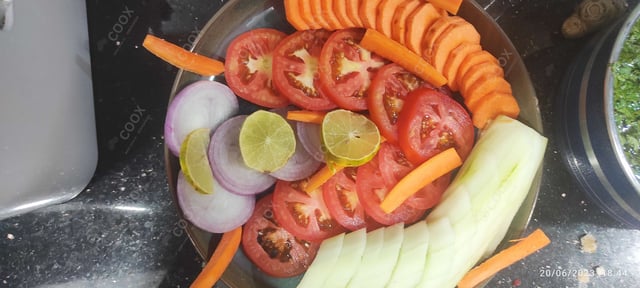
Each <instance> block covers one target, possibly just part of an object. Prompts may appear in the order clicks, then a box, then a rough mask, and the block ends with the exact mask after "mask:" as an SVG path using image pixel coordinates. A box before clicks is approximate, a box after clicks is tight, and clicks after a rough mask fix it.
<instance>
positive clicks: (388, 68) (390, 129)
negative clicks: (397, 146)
mask: <svg viewBox="0 0 640 288" xmlns="http://www.w3.org/2000/svg"><path fill="white" fill-rule="evenodd" d="M422 85H424V81H422V80H421V79H420V78H418V77H417V76H415V75H413V74H412V73H411V72H409V71H407V70H405V69H404V68H402V67H401V66H400V65H398V64H395V63H391V64H387V65H385V66H384V67H382V68H380V69H378V73H377V74H376V75H375V76H374V77H373V79H372V81H371V86H370V87H369V91H368V95H367V107H368V108H369V112H370V115H371V120H372V121H373V122H375V123H376V125H377V126H378V128H379V129H380V134H382V136H384V137H385V138H386V139H387V141H388V142H390V143H397V142H398V130H397V123H398V117H399V116H400V111H401V110H402V107H403V106H404V99H405V98H406V95H407V94H408V93H409V92H411V91H413V90H415V89H416V88H418V87H420V86H422Z"/></svg>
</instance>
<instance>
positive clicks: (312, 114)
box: [287, 110, 327, 124]
mask: <svg viewBox="0 0 640 288" xmlns="http://www.w3.org/2000/svg"><path fill="white" fill-rule="evenodd" d="M326 114H327V113H326V112H321V111H310V110H291V111H287V119H288V120H293V121H299V122H306V123H315V124H322V119H324V115H326Z"/></svg>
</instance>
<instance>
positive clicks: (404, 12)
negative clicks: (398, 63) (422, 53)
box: [391, 0, 422, 44]
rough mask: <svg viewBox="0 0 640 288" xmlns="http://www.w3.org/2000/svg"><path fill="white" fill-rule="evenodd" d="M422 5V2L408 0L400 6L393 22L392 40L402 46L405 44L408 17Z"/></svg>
mask: <svg viewBox="0 0 640 288" xmlns="http://www.w3.org/2000/svg"><path fill="white" fill-rule="evenodd" d="M420 4H422V0H407V1H404V2H402V4H400V5H399V6H398V8H397V9H396V11H395V13H394V14H393V19H392V20H391V39H393V40H396V41H398V42H400V43H402V44H404V43H405V38H404V37H405V34H406V30H407V17H409V14H411V12H413V10H414V9H416V7H418V5H420Z"/></svg>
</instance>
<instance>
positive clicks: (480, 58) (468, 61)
mask: <svg viewBox="0 0 640 288" xmlns="http://www.w3.org/2000/svg"><path fill="white" fill-rule="evenodd" d="M491 61H493V62H495V63H496V64H498V65H500V62H499V61H498V59H497V58H496V57H495V56H493V55H492V54H491V53H489V51H486V50H481V51H477V52H473V53H469V54H468V55H467V57H465V58H464V60H462V62H461V63H460V66H459V67H458V73H457V76H456V80H455V81H456V82H458V83H457V85H458V87H459V88H461V86H462V78H464V75H465V74H466V73H467V71H469V69H471V67H473V66H475V65H477V64H479V63H483V62H491Z"/></svg>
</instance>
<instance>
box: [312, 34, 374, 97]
mask: <svg viewBox="0 0 640 288" xmlns="http://www.w3.org/2000/svg"><path fill="white" fill-rule="evenodd" d="M363 35H364V30H363V29H360V28H349V29H342V30H338V31H336V32H333V34H331V37H329V39H328V40H327V42H326V43H325V44H324V46H323V47H322V51H321V53H320V59H319V61H318V70H319V71H320V79H319V80H320V89H321V90H322V91H323V92H324V93H325V94H326V95H327V96H328V97H329V99H331V100H332V101H333V102H334V103H336V105H338V106H339V107H340V108H344V109H349V110H366V109H367V102H366V96H367V90H368V89H369V86H370V85H371V79H372V78H373V76H374V75H375V73H376V71H377V70H378V68H380V67H382V66H383V65H384V64H386V63H385V60H384V58H382V57H380V56H378V55H377V54H374V53H372V52H371V51H368V50H366V49H364V48H362V47H361V46H360V45H358V43H360V40H362V36H363Z"/></svg>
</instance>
